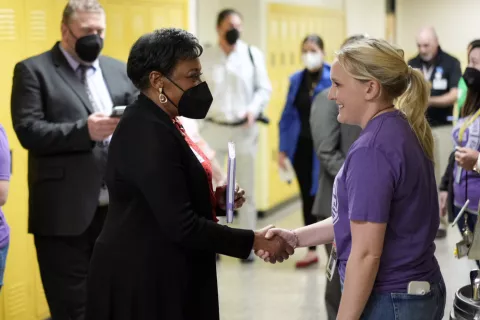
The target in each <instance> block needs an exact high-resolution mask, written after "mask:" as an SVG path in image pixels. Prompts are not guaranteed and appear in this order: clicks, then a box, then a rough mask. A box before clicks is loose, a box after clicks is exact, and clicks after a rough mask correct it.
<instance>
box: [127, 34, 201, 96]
mask: <svg viewBox="0 0 480 320" xmlns="http://www.w3.org/2000/svg"><path fill="white" fill-rule="evenodd" d="M202 53H203V48H202V46H201V45H200V44H199V43H198V40H197V38H196V37H195V36H194V35H192V34H191V33H189V32H187V31H185V30H182V29H176V28H163V29H158V30H155V31H153V32H151V33H147V34H145V35H143V36H141V37H140V38H139V39H138V40H137V41H136V42H135V44H134V45H133V47H132V49H131V50H130V55H129V56H128V62H127V75H128V77H129V78H130V80H131V81H132V82H133V84H134V85H135V86H136V87H137V88H138V89H139V90H144V89H147V88H148V87H149V75H150V72H152V71H159V72H161V73H162V74H164V75H166V76H171V74H172V71H173V69H174V68H175V66H176V64H177V63H178V61H179V60H191V59H196V58H198V57H200V56H201V55H202Z"/></svg>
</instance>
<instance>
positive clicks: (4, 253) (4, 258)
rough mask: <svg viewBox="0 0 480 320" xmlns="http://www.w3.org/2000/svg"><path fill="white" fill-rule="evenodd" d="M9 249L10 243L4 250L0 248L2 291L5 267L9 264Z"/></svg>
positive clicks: (0, 286) (0, 285) (0, 282)
mask: <svg viewBox="0 0 480 320" xmlns="http://www.w3.org/2000/svg"><path fill="white" fill-rule="evenodd" d="M8 247H9V243H7V244H6V245H5V246H4V247H3V248H0V289H1V288H2V286H3V275H4V274H5V265H6V264H7V254H8Z"/></svg>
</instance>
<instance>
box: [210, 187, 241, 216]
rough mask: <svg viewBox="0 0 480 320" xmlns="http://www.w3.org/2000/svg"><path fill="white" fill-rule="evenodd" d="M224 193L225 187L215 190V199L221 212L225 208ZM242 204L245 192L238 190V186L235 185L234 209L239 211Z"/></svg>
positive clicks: (225, 198)
mask: <svg viewBox="0 0 480 320" xmlns="http://www.w3.org/2000/svg"><path fill="white" fill-rule="evenodd" d="M226 192H227V185H223V186H220V187H217V189H215V199H217V204H218V206H219V208H220V209H222V210H225V209H226V207H227V197H226V194H225V193H226ZM244 203H245V190H243V189H242V188H240V186H239V185H238V184H237V183H236V184H235V202H234V208H235V209H239V208H241V207H242V206H243V204H244Z"/></svg>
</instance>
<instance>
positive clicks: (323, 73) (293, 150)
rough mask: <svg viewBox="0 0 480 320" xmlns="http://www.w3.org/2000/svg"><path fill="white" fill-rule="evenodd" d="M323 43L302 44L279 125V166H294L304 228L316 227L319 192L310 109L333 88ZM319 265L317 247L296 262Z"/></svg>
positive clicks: (313, 39) (313, 40)
mask: <svg viewBox="0 0 480 320" xmlns="http://www.w3.org/2000/svg"><path fill="white" fill-rule="evenodd" d="M323 57H324V46H323V40H322V38H320V37H319V36H318V35H315V34H312V35H309V36H307V37H306V38H305V39H304V40H303V42H302V61H303V64H304V66H305V68H304V69H302V70H300V71H298V72H296V73H295V74H293V75H292V76H291V77H290V87H289V89H288V95H287V101H286V103H285V108H284V110H283V113H282V117H281V119H280V123H279V131H280V152H279V155H278V160H279V166H280V168H282V169H286V166H287V165H286V163H285V162H286V159H287V158H288V159H289V160H290V162H291V163H292V164H293V168H294V169H295V174H296V176H297V179H298V184H299V186H300V193H301V197H302V206H303V219H304V223H305V225H310V224H313V223H315V222H316V221H317V220H316V218H315V216H313V215H312V206H313V202H314V199H315V194H316V192H317V188H318V175H319V169H320V163H319V161H318V159H317V157H316V155H315V152H314V150H313V140H312V134H311V131H310V122H309V119H310V109H311V105H312V102H313V99H314V98H315V96H316V95H317V94H318V93H320V92H321V91H322V90H324V89H326V88H328V87H330V86H331V84H332V82H331V80H330V65H329V64H327V63H325V62H324V61H323ZM317 262H318V256H317V253H316V247H314V246H313V247H310V248H309V250H308V252H307V255H306V256H305V258H304V259H302V260H300V261H298V262H297V264H296V267H297V268H303V267H307V266H310V265H311V264H315V263H317Z"/></svg>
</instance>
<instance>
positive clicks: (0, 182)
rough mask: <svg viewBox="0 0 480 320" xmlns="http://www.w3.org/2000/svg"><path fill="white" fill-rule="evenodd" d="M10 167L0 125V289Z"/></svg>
mask: <svg viewBox="0 0 480 320" xmlns="http://www.w3.org/2000/svg"><path fill="white" fill-rule="evenodd" d="M10 168H11V166H10V148H9V146H8V140H7V135H6V133H5V129H4V128H3V127H2V125H0V289H1V288H2V287H3V275H4V273H5V264H6V260H7V253H8V245H9V242H10V229H9V227H8V224H7V222H6V221H5V216H4V215H3V212H2V207H3V206H4V205H5V203H6V202H7V197H8V187H9V180H10Z"/></svg>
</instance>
